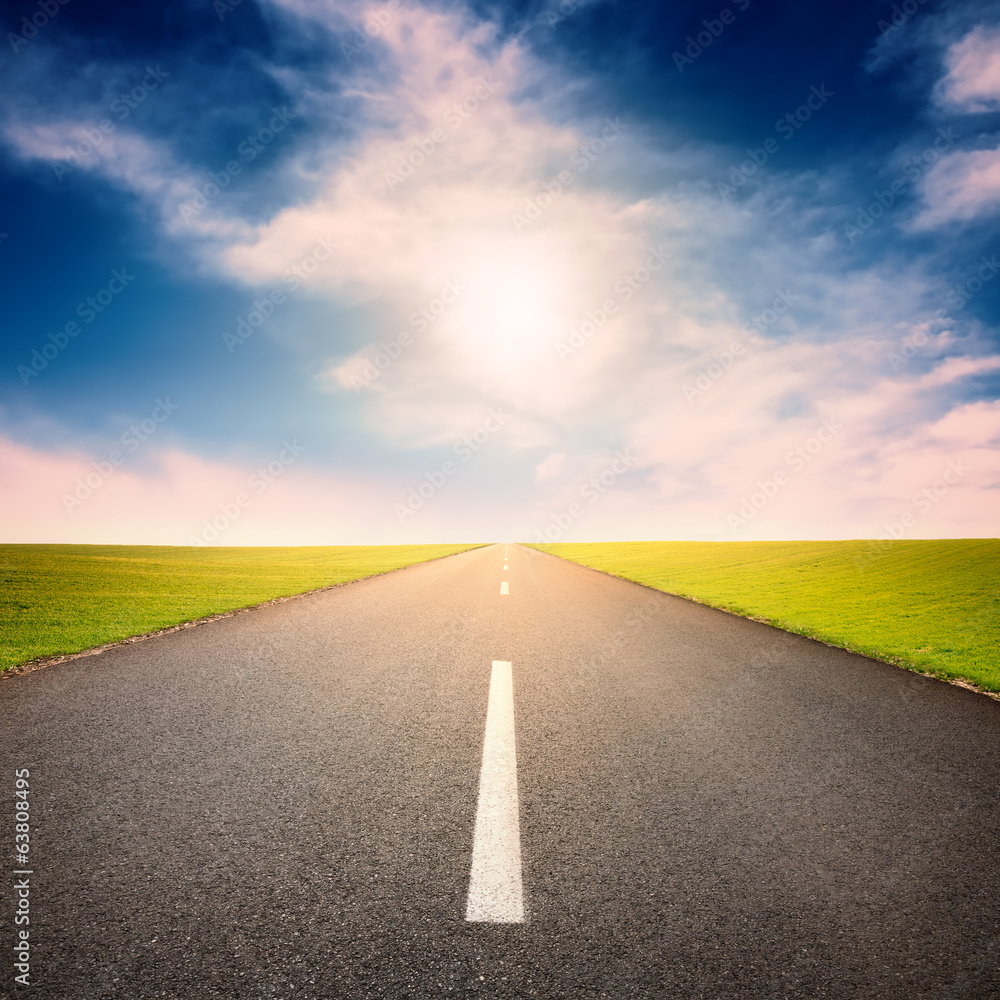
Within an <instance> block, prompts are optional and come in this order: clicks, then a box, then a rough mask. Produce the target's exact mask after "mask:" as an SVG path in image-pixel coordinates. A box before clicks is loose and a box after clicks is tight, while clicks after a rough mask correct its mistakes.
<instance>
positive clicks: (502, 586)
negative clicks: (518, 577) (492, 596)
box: [500, 580, 510, 594]
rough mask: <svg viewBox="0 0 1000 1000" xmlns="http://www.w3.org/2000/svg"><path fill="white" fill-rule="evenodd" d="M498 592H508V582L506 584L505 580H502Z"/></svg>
mask: <svg viewBox="0 0 1000 1000" xmlns="http://www.w3.org/2000/svg"><path fill="white" fill-rule="evenodd" d="M500 593H501V594H510V584H508V583H507V581H506V580H504V581H503V583H501V584H500Z"/></svg>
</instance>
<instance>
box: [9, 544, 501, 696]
mask: <svg viewBox="0 0 1000 1000" xmlns="http://www.w3.org/2000/svg"><path fill="white" fill-rule="evenodd" d="M491 544H493V543H491V542H480V543H479V544H477V545H472V546H470V547H469V548H467V549H463V550H462V551H461V552H449V553H448V554H447V555H443V556H434V557H433V558H431V559H421V560H420V562H415V563H410V564H409V565H408V566H398V567H397V568H396V569H387V570H384V571H383V572H381V573H370V574H369V575H368V576H358V577H355V578H354V579H353V580H344V581H343V582H341V583H331V584H329V585H328V586H326V587H313V588H312V590H302V591H299V593H297V594H286V595H285V596H283V597H272V598H271V600H269V601H260V602H259V603H257V604H247V605H245V606H244V607H241V608H232V609H231V610H229V611H220V612H219V613H218V614H216V615H205V616H204V617H202V618H191V619H190V620H188V621H185V622H178V623H177V624H176V625H168V626H167V627H166V628H161V629H157V630H156V631H155V632H139V633H137V634H136V635H130V636H126V637H125V638H124V639H117V640H116V641H115V642H106V643H104V644H103V645H101V646H91V647H90V648H89V649H81V650H80V651H79V652H76V653H56V654H54V655H53V656H39V657H36V658H35V659H33V660H27V661H26V662H24V663H18V664H16V665H15V666H13V667H8V668H7V669H6V670H0V682H3V681H5V680H10V679H11V678H12V677H23V676H24V675H25V674H30V673H34V671H36V670H41V669H42V668H43V667H53V666H55V665H56V664H57V663H66V662H68V661H69V660H79V659H82V658H83V657H85V656H96V655H97V654H98V653H103V652H105V651H107V650H109V649H115V648H117V647H118V646H130V645H132V644H133V643H136V642H145V641H146V640H147V639H155V638H156V637H157V636H161V635H170V633H171V632H180V631H181V630H182V629H186V628H196V627H197V626H199V625H207V624H209V623H210V622H217V621H221V620H222V619H223V618H232V617H233V616H234V615H242V614H245V613H246V612H248V611H257V610H258V609H259V608H267V607H270V606H271V605H273V604H284V603H285V602H286V601H297V600H298V599H299V598H300V597H309V596H310V595H311V594H322V593H324V592H325V591H328V590H337V589H338V588H339V587H349V586H350V585H351V584H352V583H361V582H362V581H363V580H375V579H377V578H378V577H380V576H388V575H389V574H390V573H402V572H403V570H407V569H412V568H413V567H414V566H425V565H426V564H427V563H431V562H437V561H438V560H440V559H451V558H452V557H454V556H460V555H464V554H465V553H466V552H472V551H474V550H475V549H482V548H485V547H486V546H488V545H491Z"/></svg>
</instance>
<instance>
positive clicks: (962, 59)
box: [938, 25, 1000, 113]
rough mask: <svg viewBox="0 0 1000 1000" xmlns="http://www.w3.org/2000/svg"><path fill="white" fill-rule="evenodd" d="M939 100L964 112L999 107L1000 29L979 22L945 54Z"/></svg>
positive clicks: (991, 109) (989, 109) (993, 109)
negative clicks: (945, 72) (944, 72)
mask: <svg viewBox="0 0 1000 1000" xmlns="http://www.w3.org/2000/svg"><path fill="white" fill-rule="evenodd" d="M945 66H946V67H947V70H948V72H947V74H946V75H945V77H944V79H942V81H941V83H940V84H939V87H938V94H939V99H940V101H941V102H942V103H943V104H945V105H946V106H949V107H951V108H954V109H958V110H960V111H963V112H966V113H973V112H977V111H995V110H996V109H997V108H1000V28H990V27H987V26H985V25H979V26H977V27H976V28H974V29H973V30H972V31H970V32H969V33H968V34H967V35H966V36H965V37H964V38H963V39H962V40H961V41H959V42H956V43H955V44H954V45H952V46H951V47H950V48H949V49H948V51H947V53H946V55H945Z"/></svg>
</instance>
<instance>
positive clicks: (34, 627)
mask: <svg viewBox="0 0 1000 1000" xmlns="http://www.w3.org/2000/svg"><path fill="white" fill-rule="evenodd" d="M474 547H475V546H472V545H351V546H337V547H333V546H315V547H296V548H222V547H220V548H176V547H170V546H153V545H0V672H2V671H4V670H7V669H9V668H10V667H12V666H15V665H17V664H20V663H26V662H28V661H29V660H34V659H36V658H38V657H43V656H57V655H63V654H67V653H78V652H80V651H81V650H84V649H90V648H92V647H93V646H101V645H104V644H105V643H109V642H117V641H119V640H121V639H126V638H128V637H129V636H134V635H142V634H143V633H146V632H155V631H157V630H158V629H162V628H168V627H169V626H171V625H177V624H179V623H181V622H188V621H193V620H194V619H196V618H204V617H207V616H209V615H215V614H221V613H222V612H225V611H233V610H234V609H236V608H245V607H249V606H250V605H253V604H260V603H263V602H264V601H270V600H273V599H274V598H276V597H288V596H289V595H291V594H300V593H302V592H304V591H307V590H315V589H317V588H319V587H329V586H333V585H334V584H338V583H347V582H348V581H350V580H358V579H360V578H362V577H366V576H374V575H376V574H378V573H387V572H389V571H390V570H394V569H400V568H402V567H403V566H409V565H411V564H413V563H418V562H426V561H427V560H429V559H438V558H440V557H441V556H447V555H452V554H453V553H455V552H463V551H465V550H466V549H470V548H474Z"/></svg>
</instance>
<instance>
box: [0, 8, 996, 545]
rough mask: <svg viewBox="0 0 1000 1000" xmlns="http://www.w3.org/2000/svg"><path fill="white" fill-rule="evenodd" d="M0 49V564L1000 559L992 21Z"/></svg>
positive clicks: (221, 31)
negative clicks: (120, 546) (348, 550)
mask: <svg viewBox="0 0 1000 1000" xmlns="http://www.w3.org/2000/svg"><path fill="white" fill-rule="evenodd" d="M3 33H4V36H5V41H4V42H3V43H2V44H3V49H2V55H0V85H2V87H3V92H4V94H5V95H6V100H5V101H4V105H3V110H2V111H0V184H2V189H3V193H4V198H3V201H2V209H0V233H3V234H4V235H3V237H2V239H0V262H2V268H0V281H2V282H3V288H2V292H3V296H4V302H5V309H4V312H3V327H2V329H3V336H2V338H0V351H2V354H3V357H2V363H0V513H2V515H3V517H2V520H3V524H4V528H5V532H4V537H5V540H9V541H83V542H136V543H138V542H150V543H153V542H155V543H164V544H191V543H193V542H197V543H199V544H306V543H317V544H334V543H351V542H396V541H433V540H453V539H455V540H459V539H462V540H464V539H469V540H473V539H490V538H523V539H528V540H531V539H536V540H537V539H540V538H548V539H551V540H591V539H603V538H609V539H614V538H703V539H721V540H726V539H756V538H842V537H880V536H890V537H914V538H918V537H937V536H981V535H996V533H997V510H998V509H1000V504H998V502H997V500H998V493H997V489H998V487H1000V460H998V449H997V445H998V441H1000V403H998V398H997V397H998V385H1000V374H998V373H1000V351H998V348H997V339H998V338H997V331H998V319H1000V293H998V289H1000V278H998V277H997V275H998V273H1000V264H998V260H997V256H996V255H998V254H1000V239H998V238H997V237H998V226H997V222H998V213H1000V131H998V126H1000V5H998V4H995V3H972V4H964V3H953V4H942V3H935V2H933V0H928V2H926V3H919V0H907V3H905V4H895V5H894V4H891V3H842V4H832V3H825V4H818V5H802V4H791V3H788V4H783V3H769V4H765V3H762V2H761V0H749V2H747V0H739V2H732V3H729V4H724V3H722V2H715V3H712V4H706V3H679V4H672V5H669V7H667V6H666V5H662V6H660V5H647V4H639V3H622V2H615V3H612V2H601V0H591V2H584V3H577V2H575V0H564V2H562V3H561V4H560V3H554V2H547V3H543V4H528V3H524V4H489V3H472V4H463V3H442V4H418V3H414V2H403V0H398V2H397V0H390V2H388V3H381V4H379V3H376V4H368V3H354V2H344V3H340V2H338V3H334V2H326V3H324V2H314V0H281V2H275V3H271V2H268V3H258V2H255V0H242V2H240V3H236V4H234V3H232V2H231V0H219V2H217V3H215V4H214V5H213V4H212V3H211V2H198V3H194V2H191V3H186V4H185V3H167V4H163V5H156V6H153V7H146V6H142V7H138V8H136V9H131V8H122V7H120V6H119V5H99V4H86V3H83V2H82V0H69V2H66V3H64V4H61V3H58V0H48V2H45V3H38V2H36V3H15V4H7V5H6V6H5V8H4V19H3Z"/></svg>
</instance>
